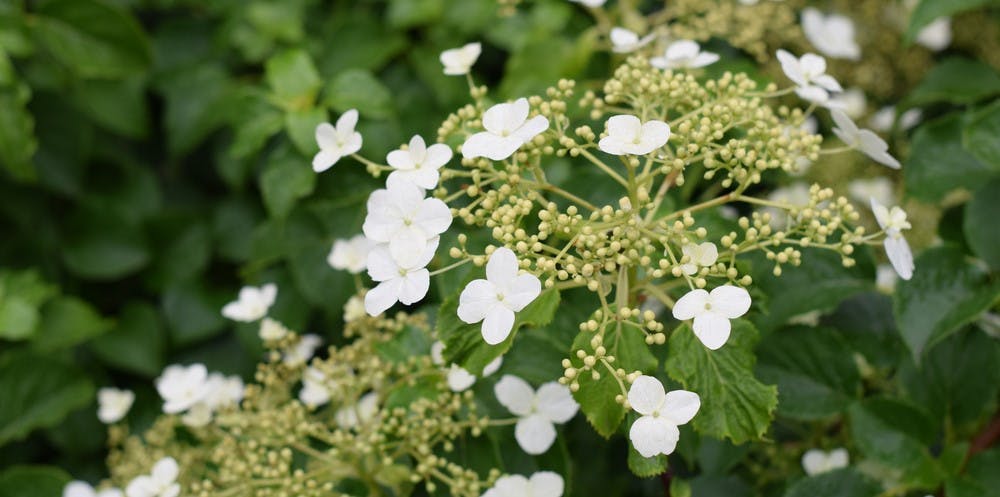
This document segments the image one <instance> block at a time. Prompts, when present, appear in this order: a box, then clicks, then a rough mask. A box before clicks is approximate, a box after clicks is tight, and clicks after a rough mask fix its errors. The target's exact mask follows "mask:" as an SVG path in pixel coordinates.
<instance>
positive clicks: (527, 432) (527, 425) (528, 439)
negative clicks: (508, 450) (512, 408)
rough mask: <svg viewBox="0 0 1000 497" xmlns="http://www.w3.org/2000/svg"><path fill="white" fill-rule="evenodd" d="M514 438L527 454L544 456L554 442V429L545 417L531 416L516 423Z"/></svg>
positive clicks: (539, 415)
mask: <svg viewBox="0 0 1000 497" xmlns="http://www.w3.org/2000/svg"><path fill="white" fill-rule="evenodd" d="M514 438H515V439H517V444H518V445H520V446H521V448H522V449H524V451H525V452H527V453H528V454H531V455H538V454H544V453H545V451H547V450H549V447H552V442H555V441H556V427H555V425H553V424H552V422H551V421H549V420H548V419H546V418H545V416H543V415H541V414H532V415H531V416H528V417H526V418H521V419H519V420H518V421H517V426H515V427H514Z"/></svg>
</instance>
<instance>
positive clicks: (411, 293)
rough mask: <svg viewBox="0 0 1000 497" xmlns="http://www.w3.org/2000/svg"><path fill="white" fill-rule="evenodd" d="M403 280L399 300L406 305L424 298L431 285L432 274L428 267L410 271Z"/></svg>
mask: <svg viewBox="0 0 1000 497" xmlns="http://www.w3.org/2000/svg"><path fill="white" fill-rule="evenodd" d="M402 280H403V282H402V284H401V285H400V287H399V301H400V302H401V303H403V304H406V305H411V304H415V303H417V302H420V301H421V300H423V298H424V297H426V296H427V290H429V289H430V287H431V276H430V272H428V271H427V269H418V270H416V271H409V272H407V273H406V276H405V277H403V278H402Z"/></svg>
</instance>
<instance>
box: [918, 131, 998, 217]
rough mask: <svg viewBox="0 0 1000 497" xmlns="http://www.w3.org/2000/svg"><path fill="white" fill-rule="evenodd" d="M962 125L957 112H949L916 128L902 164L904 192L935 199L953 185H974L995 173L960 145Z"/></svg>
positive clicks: (933, 200) (954, 186)
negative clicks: (949, 113) (907, 156)
mask: <svg viewBox="0 0 1000 497" xmlns="http://www.w3.org/2000/svg"><path fill="white" fill-rule="evenodd" d="M963 125H964V124H963V119H962V117H961V116H960V115H958V114H951V115H949V116H946V117H944V118H941V119H938V120H935V121H930V122H928V123H926V124H924V125H922V126H921V127H920V128H918V129H917V131H916V132H915V133H914V134H913V145H912V148H911V150H910V155H909V159H907V161H906V164H905V165H904V166H903V175H904V179H905V183H906V191H907V193H909V194H912V195H913V196H915V197H917V198H919V199H921V200H925V201H932V202H936V201H938V200H941V198H943V197H944V196H945V195H946V194H947V193H948V192H950V191H951V190H953V189H955V188H966V189H970V190H971V189H975V188H978V187H979V186H980V185H982V184H983V183H984V182H986V181H989V180H990V179H991V178H993V177H994V176H995V174H996V173H995V172H994V171H993V170H992V169H991V168H990V167H988V166H987V165H985V164H983V163H982V162H980V161H979V160H978V159H976V158H975V156H973V155H972V154H970V153H969V152H968V151H966V149H965V148H964V147H963V146H962V128H963Z"/></svg>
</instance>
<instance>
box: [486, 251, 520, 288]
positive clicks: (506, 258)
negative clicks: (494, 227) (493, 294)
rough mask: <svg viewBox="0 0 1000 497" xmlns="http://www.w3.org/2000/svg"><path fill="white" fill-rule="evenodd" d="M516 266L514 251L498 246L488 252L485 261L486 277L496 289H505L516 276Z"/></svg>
mask: <svg viewBox="0 0 1000 497" xmlns="http://www.w3.org/2000/svg"><path fill="white" fill-rule="evenodd" d="M517 268H518V264H517V255H515V254H514V251H513V250H511V249H509V248H507V247H500V248H498V249H496V250H494V251H493V253H492V254H490V259H489V261H487V262H486V279H487V280H489V281H490V283H493V284H494V285H496V286H497V288H498V289H501V290H506V289H508V288H510V286H511V283H513V282H514V278H515V277H516V276H517Z"/></svg>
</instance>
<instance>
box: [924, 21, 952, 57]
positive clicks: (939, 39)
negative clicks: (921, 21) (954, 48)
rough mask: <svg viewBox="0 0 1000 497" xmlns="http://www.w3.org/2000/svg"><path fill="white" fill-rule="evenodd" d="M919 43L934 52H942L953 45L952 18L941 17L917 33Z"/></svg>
mask: <svg viewBox="0 0 1000 497" xmlns="http://www.w3.org/2000/svg"><path fill="white" fill-rule="evenodd" d="M916 41H917V43H918V44H920V45H923V46H924V47H927V48H928V49H930V50H932V51H934V52H940V51H941V50H944V49H946V48H948V45H951V18H950V17H939V18H937V19H935V20H934V22H931V23H930V24H928V25H926V26H924V27H923V29H921V30H920V32H919V33H917V40H916Z"/></svg>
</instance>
